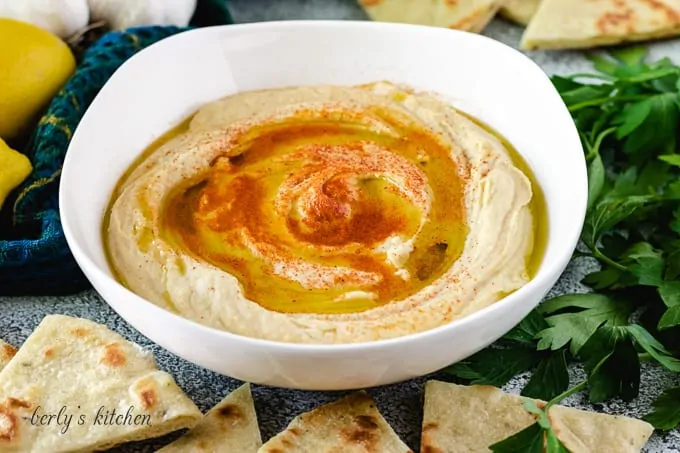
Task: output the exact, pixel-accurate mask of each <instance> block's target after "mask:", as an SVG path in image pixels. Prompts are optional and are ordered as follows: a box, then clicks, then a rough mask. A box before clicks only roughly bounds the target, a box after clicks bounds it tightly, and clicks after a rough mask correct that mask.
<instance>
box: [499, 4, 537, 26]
mask: <svg viewBox="0 0 680 453" xmlns="http://www.w3.org/2000/svg"><path fill="white" fill-rule="evenodd" d="M539 3H541V0H505V3H503V6H501V9H500V11H499V14H500V15H501V16H503V17H505V18H506V19H508V20H511V21H513V22H515V23H517V24H519V25H525V26H526V25H527V24H528V23H529V22H530V21H531V18H532V17H533V16H534V14H535V13H536V10H537V9H538V4H539Z"/></svg>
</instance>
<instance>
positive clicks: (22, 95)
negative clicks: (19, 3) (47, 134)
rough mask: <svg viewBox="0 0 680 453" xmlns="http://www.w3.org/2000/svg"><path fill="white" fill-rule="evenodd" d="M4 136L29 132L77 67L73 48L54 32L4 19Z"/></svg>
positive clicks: (0, 107)
mask: <svg viewBox="0 0 680 453" xmlns="http://www.w3.org/2000/svg"><path fill="white" fill-rule="evenodd" d="M0 43H2V44H0V138H3V139H5V140H10V141H11V140H12V139H15V138H17V137H19V136H20V135H22V134H24V133H26V132H27V131H28V130H29V129H30V128H31V127H32V126H33V124H34V123H35V121H36V120H37V119H38V118H39V117H40V114H41V113H42V111H43V110H44V109H45V108H46V107H47V105H48V104H49V102H50V101H51V99H52V98H53V97H54V95H55V94H57V92H58V91H59V90H60V89H61V87H62V86H63V85H64V84H65V83H66V80H67V79H68V78H69V77H70V76H71V74H73V71H74V70H75V67H76V62H75V58H74V57H73V53H72V52H71V49H69V47H68V46H67V45H66V43H65V42H64V41H62V40H61V39H59V38H58V37H57V36H55V35H53V34H51V33H50V32H48V31H46V30H43V29H42V28H39V27H36V26H34V25H31V24H27V23H25V22H20V21H17V20H13V19H5V18H0Z"/></svg>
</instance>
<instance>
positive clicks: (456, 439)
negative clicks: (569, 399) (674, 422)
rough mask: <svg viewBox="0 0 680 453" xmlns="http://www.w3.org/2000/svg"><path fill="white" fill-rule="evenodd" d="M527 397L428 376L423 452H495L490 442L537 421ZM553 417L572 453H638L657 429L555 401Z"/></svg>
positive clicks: (551, 410)
mask: <svg viewBox="0 0 680 453" xmlns="http://www.w3.org/2000/svg"><path fill="white" fill-rule="evenodd" d="M522 400H523V398H522V397H521V396H519V395H510V394H507V393H504V392H502V391H501V390H500V389H498V388H496V387H490V386H483V385H473V386H462V385H455V384H449V383H445V382H439V381H429V382H428V383H427V384H426V385H425V409H424V415H423V434H422V440H421V451H433V452H438V453H439V452H441V453H454V452H455V453H486V452H490V451H491V450H489V448H488V447H489V445H493V444H494V443H496V442H499V441H501V440H503V439H505V438H506V437H508V436H511V435H512V434H515V433H517V432H519V431H521V430H523V429H524V428H526V427H528V426H530V425H531V424H533V423H534V422H535V418H534V417H533V415H531V414H530V413H529V412H527V411H526V410H525V409H524V406H523V404H522ZM543 403H544V404H545V402H543ZM548 416H549V417H550V419H551V422H552V424H553V427H554V430H555V432H556V434H557V436H558V437H559V439H560V440H561V441H562V443H563V444H564V446H565V447H567V449H569V451H570V452H571V453H639V452H640V450H641V449H642V447H643V446H644V445H645V443H646V442H647V440H648V439H649V437H650V436H651V435H652V432H653V430H654V428H652V426H651V425H650V424H649V423H646V422H643V421H640V420H636V419H632V418H628V417H621V416H612V415H605V414H596V413H593V412H586V411H582V410H577V409H572V408H568V407H563V406H553V407H552V408H551V409H550V411H549V413H548Z"/></svg>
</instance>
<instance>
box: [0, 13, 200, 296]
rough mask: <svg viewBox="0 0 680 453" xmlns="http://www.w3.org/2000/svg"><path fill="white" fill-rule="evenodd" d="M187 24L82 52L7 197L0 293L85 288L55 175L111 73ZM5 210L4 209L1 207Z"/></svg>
mask: <svg viewBox="0 0 680 453" xmlns="http://www.w3.org/2000/svg"><path fill="white" fill-rule="evenodd" d="M186 29H187V28H177V27H160V26H158V27H139V28H132V29H128V30H126V31H124V32H110V33H107V34H106V35H104V36H103V37H102V38H100V39H99V40H98V41H97V42H96V43H95V44H93V45H92V46H91V47H90V48H89V49H88V50H87V51H86V52H85V54H84V56H83V59H82V62H81V63H80V64H79V66H78V68H77V70H76V72H75V74H74V75H73V76H72V77H71V78H70V79H69V81H68V82H67V84H66V86H65V87H64V88H63V89H62V90H61V91H60V92H59V93H58V95H57V96H56V97H55V98H54V99H53V100H52V103H51V104H50V106H49V108H48V110H47V112H46V113H45V115H44V116H43V117H42V119H41V120H40V123H39V124H38V126H37V127H36V129H35V131H34V132H33V135H32V136H31V138H30V141H29V144H28V149H27V150H26V154H27V155H28V157H29V158H30V160H31V162H32V164H33V168H34V171H33V172H32V174H31V176H30V177H29V178H28V180H26V181H25V182H24V183H23V184H22V185H21V187H19V188H18V190H17V191H16V192H15V193H16V196H15V197H14V198H13V199H11V200H8V201H7V204H6V205H5V207H4V208H5V209H9V210H11V212H10V213H9V216H11V219H6V222H5V223H7V224H9V227H7V228H5V229H6V230H9V232H10V236H9V237H10V239H9V240H7V239H6V240H0V295H26V294H32V295H38V294H52V295H58V294H67V293H72V292H75V291H78V290H81V289H85V288H87V287H88V286H89V284H88V282H87V280H86V279H85V276H84V275H83V274H82V273H81V271H80V269H79V268H78V265H77V264H76V262H75V260H74V259H73V257H72V256H71V253H70V251H69V248H68V245H67V243H66V240H65V238H64V232H63V230H62V228H61V222H60V219H59V206H58V195H59V176H60V174H61V167H62V164H63V162H64V156H65V155H66V149H67V147H68V144H69V141H70V139H71V135H72V133H73V131H74V130H75V128H76V126H77V125H78V122H79V121H80V119H81V118H82V116H83V114H84V113H85V110H86V109H87V107H88V106H89V105H90V103H91V102H92V100H93V99H94V97H95V96H96V95H97V93H98V92H99V90H100V89H101V88H102V86H103V85H104V83H105V82H106V81H107V80H108V79H109V77H111V75H112V74H113V73H114V71H115V70H116V69H117V68H118V67H119V66H120V65H121V64H122V63H123V62H124V61H125V60H127V59H128V58H130V57H131V56H132V55H134V54H135V53H136V52H138V51H139V50H141V49H143V48H144V47H147V46H149V45H151V44H153V43H155V42H156V41H159V40H161V39H163V38H166V37H168V36H170V35H174V34H176V33H179V32H181V31H184V30H186ZM3 211H4V209H3Z"/></svg>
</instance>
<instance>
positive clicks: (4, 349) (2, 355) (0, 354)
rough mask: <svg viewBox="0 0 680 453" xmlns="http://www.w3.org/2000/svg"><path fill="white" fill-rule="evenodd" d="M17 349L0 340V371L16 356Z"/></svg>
mask: <svg viewBox="0 0 680 453" xmlns="http://www.w3.org/2000/svg"><path fill="white" fill-rule="evenodd" d="M17 351H18V349H17V348H15V347H14V346H12V345H11V344H9V343H6V342H5V341H3V340H0V371H2V369H3V368H4V367H5V366H6V365H7V364H8V363H9V361H10V360H12V358H13V357H14V356H15V355H16V353H17Z"/></svg>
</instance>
